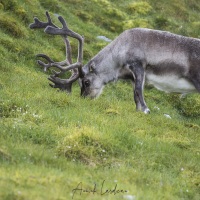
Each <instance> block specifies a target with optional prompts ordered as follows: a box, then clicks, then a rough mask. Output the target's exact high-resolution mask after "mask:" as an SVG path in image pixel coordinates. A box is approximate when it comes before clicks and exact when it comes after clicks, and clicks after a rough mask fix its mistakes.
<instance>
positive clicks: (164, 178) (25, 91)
mask: <svg viewBox="0 0 200 200" xmlns="http://www.w3.org/2000/svg"><path fill="white" fill-rule="evenodd" d="M46 10H48V11H49V12H50V14H51V16H52V19H53V20H54V22H55V23H56V24H58V25H59V22H58V20H57V15H62V16H63V17H64V18H65V19H66V20H67V22H68V25H69V26H70V28H71V29H73V30H74V31H77V32H78V33H80V34H81V35H84V37H85V46H84V63H86V62H87V60H89V59H90V58H91V57H92V56H94V55H95V54H96V53H97V52H98V51H99V50H100V49H101V48H103V47H104V46H105V45H107V42H105V41H102V40H99V39H98V38H97V36H102V35H103V36H106V37H108V38H110V39H114V38H115V37H116V36H117V35H119V34H120V33H121V32H122V31H123V30H125V29H128V28H132V27H148V28H155V29H162V30H167V31H171V32H174V33H179V34H183V35H186V36H191V37H199V38H200V4H199V1H198V0H190V1H187V0H168V1H166V0H160V1H155V0H146V1H134V0H126V1H124V0H110V1H109V0H84V1H82V0H9V1H7V0H0V60H1V62H0V199H2V200H43V199H44V200H46V199H52V200H61V199H62V200H64V199H72V198H73V199H76V200H79V199H95V200H100V199H101V200H107V199H109V200H116V199H127V200H135V199H137V200H140V199H145V200H146V199H148V200H160V199H162V200H168V199H173V200H174V199H175V200H176V199H184V200H198V199H200V164H199V163H200V134H199V133H200V118H199V117H200V96H199V95H198V94H192V95H188V96H186V97H185V98H182V99H180V96H179V95H174V94H165V93H163V92H159V91H157V90H156V89H154V88H151V87H146V88H145V99H146V102H147V104H148V106H149V108H150V109H151V114H150V115H144V114H143V113H140V112H136V111H135V104H134V102H133V94H132V86H131V83H129V82H118V83H113V84H109V85H108V86H106V88H105V90H104V92H103V94H102V95H101V96H100V98H99V99H97V100H89V99H83V98H81V97H80V89H79V86H78V84H75V85H74V86H73V93H72V94H71V95H67V94H65V93H62V92H57V91H56V90H55V89H52V88H50V87H49V86H48V80H47V77H48V75H49V72H47V73H44V72H43V71H42V69H41V68H40V67H39V66H38V65H37V64H36V57H35V55H36V54H38V53H45V54H48V55H49V56H50V57H52V58H53V59H54V60H59V61H60V60H63V59H64V57H65V51H64V50H65V48H64V44H63V41H62V39H61V38H60V37H59V36H50V35H45V34H44V32H43V31H42V30H31V29H29V28H28V25H29V24H30V23H32V22H33V17H34V16H37V17H38V18H39V19H41V20H43V21H45V20H46V19H45V11H46ZM72 47H73V53H74V54H73V56H74V58H76V51H77V42H76V41H75V40H72ZM169 116H170V118H169ZM104 180H105V182H104ZM80 183H82V189H87V190H88V192H84V191H82V193H80V190H79V191H76V192H75V194H74V193H73V189H75V188H76V187H78V188H79V189H80V188H81V184H80ZM78 184H79V185H78ZM95 184H96V192H95V191H93V192H89V191H91V190H94V187H95ZM116 187H117V188H116ZM115 188H116V189H120V192H119V193H117V194H115V193H114V192H107V193H106V190H110V189H111V190H113V189H115ZM121 190H123V191H121ZM73 194H74V196H73Z"/></svg>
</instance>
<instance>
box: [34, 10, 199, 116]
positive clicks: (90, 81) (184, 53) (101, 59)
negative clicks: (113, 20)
mask: <svg viewBox="0 0 200 200" xmlns="http://www.w3.org/2000/svg"><path fill="white" fill-rule="evenodd" d="M46 16H47V19H48V21H47V22H42V21H40V20H38V18H34V23H33V24H30V28H32V29H33V28H45V30H44V32H45V33H48V34H52V35H61V36H62V37H63V39H64V42H65V45H66V60H64V61H62V62H54V61H53V60H52V59H51V58H49V57H48V56H46V55H44V54H38V55H37V56H38V57H42V58H44V59H46V61H47V63H44V62H42V61H40V60H39V61H38V63H39V64H40V65H41V66H42V67H43V68H44V70H45V71H46V70H47V69H49V68H51V67H56V68H58V69H60V71H59V72H57V71H53V75H51V76H50V77H49V78H48V79H49V80H50V81H51V82H53V83H54V84H50V86H51V87H53V88H59V89H61V90H64V91H67V92H71V88H72V83H73V82H75V81H76V80H78V79H79V84H80V87H81V96H84V97H86V96H89V97H91V98H96V97H98V96H99V95H100V94H101V92H102V90H103V87H104V86H105V85H106V84H107V83H109V82H111V81H116V80H118V79H129V80H131V81H132V83H133V93H134V100H135V104H136V109H137V110H141V111H142V112H144V113H149V112H150V110H149V108H148V107H147V105H146V103H145V100H144V97H143V88H144V83H145V81H146V82H147V83H149V84H152V85H153V86H155V87H156V88H157V89H159V90H162V91H165V92H174V93H181V94H186V93H192V92H200V40H199V39H195V38H190V37H184V36H181V35H176V34H173V33H170V32H165V31H159V30H152V29H146V28H134V29H130V30H126V31H124V32H123V33H122V34H120V35H119V36H118V37H117V38H116V39H115V40H113V41H112V42H111V43H110V44H108V45H107V46H106V47H104V48H103V49H102V50H101V51H100V52H99V53H98V54H97V55H96V56H94V57H93V58H92V59H91V60H90V61H89V62H88V63H87V64H86V65H84V66H83V64H82V59H83V43H84V38H83V37H82V36H81V35H79V34H78V33H75V32H74V31H72V30H70V29H69V28H68V26H67V24H66V21H65V20H64V19H63V17H61V16H59V17H58V19H59V21H60V22H61V24H62V26H63V27H62V28H58V27H57V26H56V25H55V24H53V23H52V20H51V18H50V16H49V14H48V12H46ZM68 37H73V38H76V39H77V40H78V42H79V46H78V47H79V48H78V56H77V62H76V63H72V59H71V46H70V42H69V40H68ZM66 71H72V75H71V77H70V78H69V79H61V78H59V77H58V76H59V75H60V74H61V73H64V72H66Z"/></svg>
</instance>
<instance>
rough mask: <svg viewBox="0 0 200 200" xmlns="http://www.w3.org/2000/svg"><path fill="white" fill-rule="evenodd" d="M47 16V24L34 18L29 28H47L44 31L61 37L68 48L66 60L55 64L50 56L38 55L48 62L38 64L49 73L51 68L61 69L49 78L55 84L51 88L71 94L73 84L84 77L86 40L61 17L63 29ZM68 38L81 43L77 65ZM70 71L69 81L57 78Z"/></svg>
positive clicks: (47, 14) (39, 61)
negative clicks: (84, 45)
mask: <svg viewBox="0 0 200 200" xmlns="http://www.w3.org/2000/svg"><path fill="white" fill-rule="evenodd" d="M46 16H47V19H48V21H47V22H42V21H39V20H38V18H34V21H35V22H34V23H32V24H30V26H29V27H30V28H32V29H33V28H45V30H44V31H45V32H46V33H48V34H52V35H61V36H62V37H63V39H64V43H65V46H66V59H65V60H64V61H61V62H54V61H53V60H52V59H51V58H50V57H49V56H47V55H45V54H38V55H37V57H42V58H44V59H45V60H46V61H47V63H44V62H42V61H41V60H38V64H39V65H41V66H42V67H43V68H44V71H47V69H49V68H51V67H56V68H58V69H60V72H56V71H53V72H54V74H53V75H51V76H50V77H49V80H50V81H52V82H53V83H54V85H52V84H50V86H51V87H53V88H59V89H61V90H66V91H67V92H71V87H72V83H73V82H75V81H76V80H77V79H78V78H79V77H80V76H82V59H83V42H84V39H83V37H82V36H80V35H79V34H78V33H76V32H74V31H72V30H70V29H69V28H68V27H67V24H66V21H65V20H64V19H63V18H62V17H61V16H59V17H58V19H59V21H60V22H61V24H62V25H63V27H62V28H61V29H60V28H58V27H57V26H56V25H54V24H53V23H52V20H51V18H50V15H49V13H48V12H46ZM68 36H69V37H73V38H75V39H77V40H78V41H79V46H78V57H77V62H76V63H72V54H71V45H70V42H69V40H68ZM69 70H72V75H71V77H70V78H69V79H60V78H58V77H57V76H58V75H60V74H61V73H64V72H66V71H69Z"/></svg>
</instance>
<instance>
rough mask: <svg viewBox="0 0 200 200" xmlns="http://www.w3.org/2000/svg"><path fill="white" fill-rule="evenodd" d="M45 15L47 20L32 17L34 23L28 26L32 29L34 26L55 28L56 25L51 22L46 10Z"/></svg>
mask: <svg viewBox="0 0 200 200" xmlns="http://www.w3.org/2000/svg"><path fill="white" fill-rule="evenodd" d="M46 16H47V20H48V21H47V22H42V21H40V20H39V19H38V18H37V17H34V23H32V24H30V25H29V27H30V28H31V29H34V28H46V27H47V26H52V27H55V28H57V26H56V25H55V24H53V22H52V20H51V17H50V15H49V13H48V11H46Z"/></svg>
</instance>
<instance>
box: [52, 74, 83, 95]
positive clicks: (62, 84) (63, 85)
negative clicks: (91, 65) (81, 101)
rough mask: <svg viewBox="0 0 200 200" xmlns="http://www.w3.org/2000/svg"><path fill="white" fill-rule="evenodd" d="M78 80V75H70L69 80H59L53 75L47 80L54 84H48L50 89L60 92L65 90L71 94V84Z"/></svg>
mask: <svg viewBox="0 0 200 200" xmlns="http://www.w3.org/2000/svg"><path fill="white" fill-rule="evenodd" d="M78 78H79V74H78V73H74V74H72V76H71V77H70V79H60V78H58V77H56V76H54V75H51V76H50V77H49V78H48V79H49V80H50V81H51V82H53V83H54V85H53V84H49V85H50V86H51V87H52V88H59V89H60V90H65V91H67V93H71V89H72V84H73V82H75V81H76V80H77V79H78Z"/></svg>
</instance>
